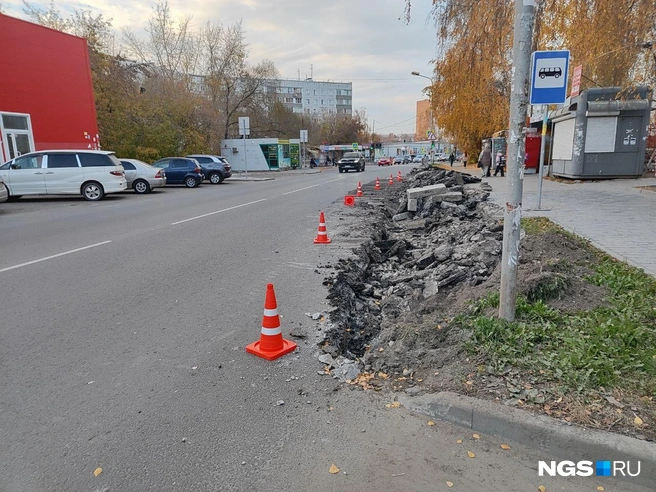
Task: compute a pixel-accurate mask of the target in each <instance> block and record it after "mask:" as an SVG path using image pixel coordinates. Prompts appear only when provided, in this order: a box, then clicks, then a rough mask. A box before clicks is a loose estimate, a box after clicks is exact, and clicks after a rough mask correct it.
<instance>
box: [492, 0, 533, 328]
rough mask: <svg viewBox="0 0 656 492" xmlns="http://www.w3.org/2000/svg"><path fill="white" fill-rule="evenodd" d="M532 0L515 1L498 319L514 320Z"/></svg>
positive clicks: (531, 37) (529, 63)
mask: <svg viewBox="0 0 656 492" xmlns="http://www.w3.org/2000/svg"><path fill="white" fill-rule="evenodd" d="M534 20H535V0H515V28H514V29H515V34H514V40H513V55H512V59H513V68H512V74H513V76H512V90H511V93H510V123H509V125H508V130H509V131H508V137H509V140H510V141H509V145H508V175H507V178H506V179H507V181H508V185H509V187H508V195H507V197H506V204H505V207H504V218H503V254H502V257H501V292H500V300H499V318H501V319H505V320H506V321H514V320H515V302H516V299H517V267H518V265H519V233H520V231H521V227H520V219H521V217H522V192H523V187H524V181H523V180H524V153H525V147H524V145H525V139H526V133H525V131H524V127H525V125H526V108H527V106H528V91H529V87H530V85H529V79H530V66H531V46H532V42H533V23H534Z"/></svg>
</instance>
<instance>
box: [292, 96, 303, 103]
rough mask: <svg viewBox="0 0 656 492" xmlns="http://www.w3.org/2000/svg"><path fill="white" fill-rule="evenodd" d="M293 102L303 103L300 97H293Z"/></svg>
mask: <svg viewBox="0 0 656 492" xmlns="http://www.w3.org/2000/svg"><path fill="white" fill-rule="evenodd" d="M294 103H295V104H302V103H303V99H301V98H300V97H295V98H294Z"/></svg>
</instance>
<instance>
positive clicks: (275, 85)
mask: <svg viewBox="0 0 656 492" xmlns="http://www.w3.org/2000/svg"><path fill="white" fill-rule="evenodd" d="M265 90H266V91H267V93H275V94H278V97H279V99H280V102H281V103H283V104H284V105H285V107H287V108H289V109H291V110H292V111H293V112H294V113H299V114H310V115H316V116H321V115H326V114H337V115H342V116H351V115H352V114H353V83H352V82H321V81H318V80H311V79H308V80H289V79H278V80H272V81H270V82H269V83H268V84H267V85H266V89H265Z"/></svg>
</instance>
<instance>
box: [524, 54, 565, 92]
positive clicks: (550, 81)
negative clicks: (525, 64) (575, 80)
mask: <svg viewBox="0 0 656 492" xmlns="http://www.w3.org/2000/svg"><path fill="white" fill-rule="evenodd" d="M568 71H569V51H568V50H562V51H534V52H533V55H532V57H531V94H530V99H529V101H530V104H533V105H536V104H563V103H564V102H565V100H566V99H567V75H568Z"/></svg>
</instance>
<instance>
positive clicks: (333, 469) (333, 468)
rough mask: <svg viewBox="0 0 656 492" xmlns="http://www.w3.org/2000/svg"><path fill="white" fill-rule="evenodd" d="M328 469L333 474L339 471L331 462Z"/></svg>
mask: <svg viewBox="0 0 656 492" xmlns="http://www.w3.org/2000/svg"><path fill="white" fill-rule="evenodd" d="M328 471H329V472H330V473H332V474H333V475H334V474H335V473H339V468H337V467H336V466H335V465H334V464H333V465H330V470H328Z"/></svg>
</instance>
